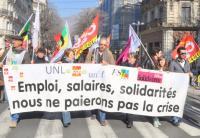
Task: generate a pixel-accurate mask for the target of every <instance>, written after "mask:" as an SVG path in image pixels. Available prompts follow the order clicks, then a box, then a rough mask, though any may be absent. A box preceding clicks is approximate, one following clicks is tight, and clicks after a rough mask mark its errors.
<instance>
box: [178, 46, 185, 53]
mask: <svg viewBox="0 0 200 138" xmlns="http://www.w3.org/2000/svg"><path fill="white" fill-rule="evenodd" d="M181 50H186V49H185V47H179V48H178V49H177V53H178V54H180V52H181Z"/></svg>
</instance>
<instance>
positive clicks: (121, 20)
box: [99, 0, 141, 53]
mask: <svg viewBox="0 0 200 138" xmlns="http://www.w3.org/2000/svg"><path fill="white" fill-rule="evenodd" d="M140 2H141V0H100V2H99V4H100V10H101V11H105V12H106V13H107V14H108V16H109V25H108V27H104V30H107V31H106V34H111V36H112V39H111V50H112V51H113V52H114V53H119V51H120V50H121V49H122V48H123V47H124V46H125V44H126V42H127V40H128V33H129V24H132V23H133V22H137V21H140ZM133 27H134V26H133Z"/></svg>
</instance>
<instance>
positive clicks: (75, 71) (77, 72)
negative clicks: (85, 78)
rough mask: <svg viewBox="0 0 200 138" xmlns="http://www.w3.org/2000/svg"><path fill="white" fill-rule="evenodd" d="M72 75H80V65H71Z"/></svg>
mask: <svg viewBox="0 0 200 138" xmlns="http://www.w3.org/2000/svg"><path fill="white" fill-rule="evenodd" d="M72 71H73V72H72V76H73V77H80V76H81V66H72Z"/></svg>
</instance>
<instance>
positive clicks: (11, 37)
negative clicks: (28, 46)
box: [9, 35, 23, 41]
mask: <svg viewBox="0 0 200 138" xmlns="http://www.w3.org/2000/svg"><path fill="white" fill-rule="evenodd" d="M9 38H10V39H12V40H20V41H23V38H22V37H21V36H18V35H11V36H9Z"/></svg>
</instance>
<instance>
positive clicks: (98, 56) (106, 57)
mask: <svg viewBox="0 0 200 138" xmlns="http://www.w3.org/2000/svg"><path fill="white" fill-rule="evenodd" d="M86 63H93V64H99V63H101V64H104V65H106V64H112V65H114V64H115V60H114V57H113V55H112V53H111V51H110V50H109V49H108V42H107V38H106V37H101V39H100V41H99V47H98V48H96V49H94V50H93V51H91V52H89V53H88V55H87V57H86ZM98 113H99V121H100V123H101V125H102V126H105V125H106V121H105V119H106V113H105V112H103V111H99V112H98Z"/></svg>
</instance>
